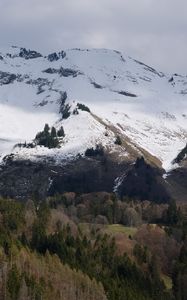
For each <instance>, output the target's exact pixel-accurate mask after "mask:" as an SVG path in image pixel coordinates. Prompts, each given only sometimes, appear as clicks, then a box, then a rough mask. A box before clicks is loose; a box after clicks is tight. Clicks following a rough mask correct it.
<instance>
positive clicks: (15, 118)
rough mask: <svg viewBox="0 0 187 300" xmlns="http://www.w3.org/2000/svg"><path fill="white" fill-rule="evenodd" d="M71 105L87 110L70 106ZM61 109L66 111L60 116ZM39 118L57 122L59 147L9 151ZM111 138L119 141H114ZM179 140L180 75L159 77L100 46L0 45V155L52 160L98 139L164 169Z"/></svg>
mask: <svg viewBox="0 0 187 300" xmlns="http://www.w3.org/2000/svg"><path fill="white" fill-rule="evenodd" d="M77 103H81V104H84V105H86V106H87V107H89V109H90V111H91V113H89V112H86V111H82V110H81V109H77ZM63 109H66V110H67V111H68V112H70V116H69V117H68V118H66V119H62V114H61V113H60V111H61V112H62V110H63ZM77 111H78V114H77ZM75 112H76V113H75ZM45 123H48V124H49V125H50V126H51V125H54V126H55V127H56V128H57V129H58V128H60V126H62V125H63V127H64V130H65V138H64V140H63V142H62V144H61V148H56V149H47V148H45V147H40V146H37V147H36V148H32V149H28V148H21V149H20V148H19V147H16V148H13V146H14V145H15V144H16V143H19V142H24V141H27V142H29V141H31V140H32V139H33V138H34V137H35V135H36V133H37V132H38V131H40V130H41V129H42V128H43V127H44V124H45ZM117 135H119V136H120V137H121V139H122V142H123V143H122V145H121V146H120V145H116V144H115V143H114V141H115V139H116V136H117ZM186 141H187V77H186V76H181V75H178V74H172V75H171V74H164V73H162V72H159V71H156V70H155V69H153V68H152V67H149V66H147V65H145V64H143V63H142V62H139V61H137V60H134V59H133V58H131V57H128V56H126V55H123V54H121V53H120V52H117V51H112V50H106V49H91V50H89V49H85V50H82V49H71V50H66V51H61V52H59V53H52V54H49V55H47V56H44V55H42V54H40V53H38V52H36V51H30V50H26V49H25V48H19V47H11V48H10V49H2V50H1V49H0V153H1V158H2V157H3V156H4V155H5V154H8V153H11V152H13V153H14V154H15V158H19V159H22V158H23V159H24V158H29V159H32V160H37V159H43V158H46V157H53V158H55V159H56V160H57V162H59V161H61V160H64V159H65V158H66V157H75V156H76V155H78V154H84V152H85V150H86V149H87V148H89V147H95V146H96V145H97V144H102V145H103V146H105V147H106V148H107V149H108V151H109V152H110V153H111V154H114V156H115V153H118V156H119V157H122V159H127V158H128V157H131V156H133V152H136V153H137V154H138V153H140V154H146V155H147V156H149V157H151V159H152V160H155V162H156V163H157V165H159V166H162V167H163V168H165V169H166V170H167V169H169V168H170V166H171V162H172V161H173V159H174V158H175V157H176V156H177V154H178V153H179V151H180V150H181V149H182V148H184V147H185V145H186Z"/></svg>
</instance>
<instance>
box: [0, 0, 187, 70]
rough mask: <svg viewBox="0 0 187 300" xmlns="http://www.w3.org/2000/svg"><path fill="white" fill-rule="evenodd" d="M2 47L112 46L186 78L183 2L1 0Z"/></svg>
mask: <svg viewBox="0 0 187 300" xmlns="http://www.w3.org/2000/svg"><path fill="white" fill-rule="evenodd" d="M0 42H1V44H0V46H3V47H6V46H9V45H18V46H25V47H28V48H31V49H36V50H39V51H41V52H43V53H45V54H46V53H48V52H51V51H54V50H60V49H66V48H74V47H78V48H85V47H86V48H93V47H94V48H110V49H116V50H120V51H122V52H124V53H125V54H127V55H129V56H132V57H134V58H136V59H139V60H141V61H143V62H145V63H147V64H149V65H152V66H154V67H156V68H157V69H159V70H161V71H166V72H178V73H183V74H187V1H186V0H0Z"/></svg>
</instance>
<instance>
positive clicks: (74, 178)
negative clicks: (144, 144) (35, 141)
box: [0, 155, 170, 203]
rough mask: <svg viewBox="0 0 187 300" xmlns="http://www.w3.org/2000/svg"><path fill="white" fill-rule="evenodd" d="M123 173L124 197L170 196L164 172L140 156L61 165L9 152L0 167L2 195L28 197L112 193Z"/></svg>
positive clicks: (79, 160) (155, 198)
mask: <svg viewBox="0 0 187 300" xmlns="http://www.w3.org/2000/svg"><path fill="white" fill-rule="evenodd" d="M124 173H125V174H126V176H124ZM123 176H124V179H123V180H122V181H121V183H120V184H119V185H118V186H117V188H116V190H115V191H116V192H117V193H118V194H119V195H120V196H121V197H123V196H129V197H133V198H134V199H136V198H137V199H140V200H150V201H154V202H157V203H161V202H167V201H168V200H169V199H170V195H169V192H168V191H167V188H166V183H165V182H164V180H163V178H162V174H161V172H160V171H158V170H157V169H154V168H152V167H151V166H150V165H148V164H146V163H145V162H144V160H143V159H142V160H141V159H138V160H137V162H136V164H135V165H133V166H132V165H130V164H128V163H121V164H119V163H116V162H114V161H113V160H112V159H111V158H110V157H109V156H107V155H102V156H100V155H98V156H96V157H92V158H90V157H89V158H87V157H78V158H77V159H76V160H73V161H64V162H63V163H62V164H61V165H58V166H57V165H54V162H53V161H49V160H48V161H47V162H46V163H44V162H43V163H34V162H31V161H28V160H27V161H13V160H12V158H11V157H10V156H9V157H8V158H7V159H6V164H5V165H4V166H2V168H1V171H0V195H2V196H4V197H11V198H16V199H19V200H26V199H28V198H32V197H35V198H38V199H44V198H45V197H46V196H48V195H55V194H56V193H60V194H62V193H65V192H75V193H91V192H101V191H105V192H109V193H112V192H113V191H114V186H115V183H116V178H117V177H118V178H120V177H123Z"/></svg>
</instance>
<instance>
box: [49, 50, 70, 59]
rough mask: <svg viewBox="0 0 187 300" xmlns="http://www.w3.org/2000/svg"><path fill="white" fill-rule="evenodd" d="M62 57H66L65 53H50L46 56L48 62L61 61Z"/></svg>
mask: <svg viewBox="0 0 187 300" xmlns="http://www.w3.org/2000/svg"><path fill="white" fill-rule="evenodd" d="M64 57H66V52H65V51H61V52H58V53H56V52H54V53H51V54H49V55H48V56H47V58H48V60H49V61H50V62H52V61H57V60H59V59H60V58H61V59H63V58H64Z"/></svg>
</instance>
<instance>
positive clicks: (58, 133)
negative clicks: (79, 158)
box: [57, 126, 65, 137]
mask: <svg viewBox="0 0 187 300" xmlns="http://www.w3.org/2000/svg"><path fill="white" fill-rule="evenodd" d="M57 136H58V137H64V136H65V132H64V128H63V126H61V127H60V129H59V130H58V131H57Z"/></svg>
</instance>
